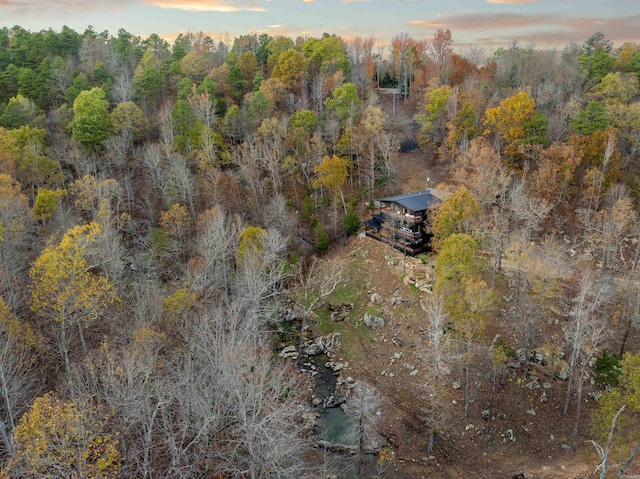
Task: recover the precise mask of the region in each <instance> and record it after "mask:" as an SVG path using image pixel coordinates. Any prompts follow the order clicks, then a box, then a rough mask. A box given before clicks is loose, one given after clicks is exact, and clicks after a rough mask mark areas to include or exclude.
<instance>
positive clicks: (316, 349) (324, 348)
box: [304, 333, 340, 357]
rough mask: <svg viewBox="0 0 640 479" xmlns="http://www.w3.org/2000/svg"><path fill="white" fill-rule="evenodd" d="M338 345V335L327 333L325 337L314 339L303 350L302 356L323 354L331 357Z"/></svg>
mask: <svg viewBox="0 0 640 479" xmlns="http://www.w3.org/2000/svg"><path fill="white" fill-rule="evenodd" d="M339 344H340V333H329V334H327V335H326V336H320V337H317V338H316V339H314V340H313V342H312V343H311V344H310V345H308V346H307V347H306V348H304V354H306V355H307V356H314V355H316V354H320V353H324V354H326V355H327V357H331V355H332V354H333V353H334V351H335V350H336V349H337V348H338V345H339Z"/></svg>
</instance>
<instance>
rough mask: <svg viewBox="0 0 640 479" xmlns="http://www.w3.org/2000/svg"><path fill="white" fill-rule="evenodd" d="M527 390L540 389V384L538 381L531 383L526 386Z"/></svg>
mask: <svg viewBox="0 0 640 479" xmlns="http://www.w3.org/2000/svg"><path fill="white" fill-rule="evenodd" d="M525 387H526V388H527V389H531V390H534V389H540V383H539V382H538V381H531V382H530V383H527V384H525Z"/></svg>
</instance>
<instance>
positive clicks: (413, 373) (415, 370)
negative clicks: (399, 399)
mask: <svg viewBox="0 0 640 479" xmlns="http://www.w3.org/2000/svg"><path fill="white" fill-rule="evenodd" d="M417 374H418V370H417V369H414V370H413V371H411V372H410V373H409V376H416V375H417Z"/></svg>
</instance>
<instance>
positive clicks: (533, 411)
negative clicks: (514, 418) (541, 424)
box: [527, 408, 536, 416]
mask: <svg viewBox="0 0 640 479" xmlns="http://www.w3.org/2000/svg"><path fill="white" fill-rule="evenodd" d="M527 414H531V415H532V416H535V415H536V410H535V409H533V408H531V409H528V410H527Z"/></svg>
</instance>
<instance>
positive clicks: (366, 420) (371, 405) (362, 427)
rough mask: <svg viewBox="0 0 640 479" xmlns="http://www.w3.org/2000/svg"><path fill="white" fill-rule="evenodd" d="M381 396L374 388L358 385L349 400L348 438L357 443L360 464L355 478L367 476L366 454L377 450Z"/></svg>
mask: <svg viewBox="0 0 640 479" xmlns="http://www.w3.org/2000/svg"><path fill="white" fill-rule="evenodd" d="M379 407H380V396H379V395H378V393H377V392H376V390H375V389H373V387H371V386H369V385H367V384H361V383H358V384H357V385H356V387H354V388H353V389H352V391H351V396H350V397H349V399H347V402H346V407H345V413H346V414H347V416H348V417H349V419H350V421H351V425H350V430H349V431H348V433H347V436H349V437H350V439H351V440H352V441H353V442H354V443H355V445H356V448H357V455H358V464H357V468H356V476H355V477H358V478H359V477H367V476H365V474H366V471H365V470H364V466H365V457H366V456H365V454H367V452H370V451H371V450H375V446H376V438H377V430H376V427H377V423H378V420H379V415H378V414H379V410H378V408H379Z"/></svg>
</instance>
